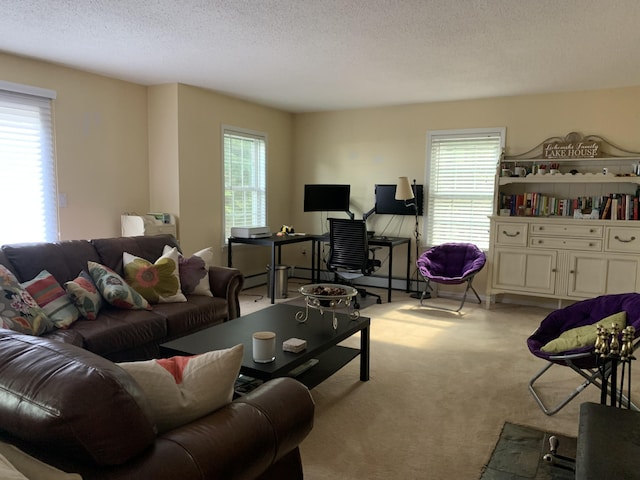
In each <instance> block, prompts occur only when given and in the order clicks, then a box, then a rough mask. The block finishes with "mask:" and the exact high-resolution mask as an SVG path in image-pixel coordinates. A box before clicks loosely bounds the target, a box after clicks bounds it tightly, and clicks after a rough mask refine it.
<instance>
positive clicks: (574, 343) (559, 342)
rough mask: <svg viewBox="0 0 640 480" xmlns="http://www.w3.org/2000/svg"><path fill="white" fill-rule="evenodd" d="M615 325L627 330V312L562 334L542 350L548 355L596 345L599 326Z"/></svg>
mask: <svg viewBox="0 0 640 480" xmlns="http://www.w3.org/2000/svg"><path fill="white" fill-rule="evenodd" d="M613 323H617V324H618V327H619V328H620V330H622V329H623V328H625V327H626V326H627V312H618V313H614V314H613V315H609V316H608V317H605V318H603V319H602V320H598V321H597V322H596V323H593V324H591V325H584V326H582V327H576V328H572V329H571V330H567V331H566V332H562V333H561V334H560V336H559V337H558V338H556V339H554V340H551V341H550V342H548V343H547V344H546V345H545V346H544V347H542V348H541V349H540V350H542V351H543V352H546V353H560V352H568V351H570V350H575V349H576V348H582V347H588V346H589V345H594V344H595V343H596V338H597V337H598V326H603V327H606V328H610V327H611V324H613Z"/></svg>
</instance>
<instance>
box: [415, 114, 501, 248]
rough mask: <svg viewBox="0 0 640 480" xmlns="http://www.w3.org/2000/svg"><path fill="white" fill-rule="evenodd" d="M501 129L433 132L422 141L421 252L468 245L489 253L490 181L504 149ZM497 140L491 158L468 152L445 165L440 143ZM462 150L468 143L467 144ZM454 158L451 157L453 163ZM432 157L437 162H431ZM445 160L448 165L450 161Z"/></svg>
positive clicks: (492, 182) (487, 154) (492, 196)
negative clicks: (452, 244)
mask: <svg viewBox="0 0 640 480" xmlns="http://www.w3.org/2000/svg"><path fill="white" fill-rule="evenodd" d="M505 136H506V128H505V127H496V128H474V129H461V130H433V131H430V132H428V135H427V155H426V157H427V165H426V179H425V185H426V186H427V188H426V191H425V198H426V206H427V208H426V212H427V215H426V217H425V222H424V224H423V236H424V239H425V242H426V244H427V246H433V245H439V244H441V243H445V242H470V243H473V244H475V245H477V246H478V247H479V248H481V249H484V250H487V249H488V248H489V237H490V233H489V228H490V227H489V216H490V215H492V214H493V211H494V202H495V175H496V168H497V164H498V162H499V160H500V155H501V153H502V152H503V151H504V146H505ZM482 138H486V139H490V138H493V139H495V140H497V142H495V145H493V146H492V147H491V148H492V149H493V150H494V151H493V152H487V151H486V149H485V151H482V152H481V153H478V154H477V156H476V157H474V156H473V155H474V154H473V153H472V152H469V154H468V155H469V156H468V157H466V154H462V155H464V156H465V157H466V158H465V159H464V161H463V160H462V159H460V158H458V161H457V162H456V163H454V164H452V163H448V164H447V163H446V159H444V158H443V157H444V156H447V155H449V153H448V152H447V151H446V150H443V149H442V147H443V146H444V145H443V142H449V141H451V142H452V145H453V142H460V148H462V147H463V143H462V142H464V141H465V140H471V142H473V139H478V140H480V139H482ZM467 144H468V142H467ZM459 155H460V153H459V152H456V151H454V152H453V160H455V157H456V156H459ZM436 157H437V158H436ZM449 160H452V159H451V158H450V159H449Z"/></svg>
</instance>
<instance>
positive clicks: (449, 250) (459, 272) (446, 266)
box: [416, 243, 487, 312]
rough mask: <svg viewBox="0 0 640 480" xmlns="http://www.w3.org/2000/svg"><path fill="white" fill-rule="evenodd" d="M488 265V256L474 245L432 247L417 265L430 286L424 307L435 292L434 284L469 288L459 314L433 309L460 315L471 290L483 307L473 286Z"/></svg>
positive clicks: (466, 289)
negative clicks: (486, 264) (430, 291)
mask: <svg viewBox="0 0 640 480" xmlns="http://www.w3.org/2000/svg"><path fill="white" fill-rule="evenodd" d="M486 261H487V257H486V255H485V254H484V252H483V251H482V250H480V249H479V248H478V247H477V246H475V245H474V244H473V243H443V244H441V245H437V246H435V247H431V248H430V249H429V250H427V251H425V252H424V253H423V254H422V255H420V258H418V260H417V261H416V265H417V266H418V271H419V272H420V275H422V277H423V278H424V280H425V282H426V285H425V287H424V291H423V292H422V295H420V305H422V304H423V303H422V301H423V300H424V298H425V296H426V295H427V292H428V291H429V290H433V288H432V287H431V282H435V283H442V284H446V285H458V284H462V283H466V284H467V288H465V290H464V295H463V296H462V302H461V303H460V306H459V307H458V308H457V309H456V310H453V309H449V308H442V307H432V306H431V305H429V307H430V308H437V309H439V310H448V311H452V312H459V311H460V310H461V309H462V306H463V305H464V302H465V300H466V299H467V292H468V291H469V289H471V290H472V291H473V293H474V294H475V296H476V298H477V299H478V303H482V300H480V296H479V295H478V292H476V289H475V288H473V285H472V282H473V277H475V275H476V274H477V273H478V272H479V271H480V270H482V267H484V264H485V263H486Z"/></svg>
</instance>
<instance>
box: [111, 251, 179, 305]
mask: <svg viewBox="0 0 640 480" xmlns="http://www.w3.org/2000/svg"><path fill="white" fill-rule="evenodd" d="M122 261H123V264H124V279H125V280H126V282H127V283H128V284H129V285H131V286H132V287H133V289H134V290H135V291H136V292H138V293H139V294H140V295H142V296H143V297H144V298H145V299H147V301H149V302H150V303H171V302H186V301H187V298H186V297H185V296H184V294H183V293H182V290H181V289H180V274H179V272H178V249H177V248H175V247H174V248H170V249H169V250H168V251H167V250H165V251H164V253H163V254H162V256H161V257H160V258H159V259H158V260H156V261H155V263H151V262H149V261H148V260H145V259H144V258H140V257H136V256H135V255H131V254H130V253H127V252H124V253H123V254H122Z"/></svg>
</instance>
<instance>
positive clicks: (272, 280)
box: [227, 235, 316, 303]
mask: <svg viewBox="0 0 640 480" xmlns="http://www.w3.org/2000/svg"><path fill="white" fill-rule="evenodd" d="M315 238H316V236H315V235H283V236H282V237H279V236H277V235H271V236H270V237H265V238H238V237H229V239H228V242H229V247H228V249H227V266H228V267H232V266H233V256H232V253H231V250H232V245H233V244H234V243H244V244H247V245H263V246H266V247H269V246H270V247H271V268H270V270H269V296H270V297H271V303H275V292H276V289H275V286H276V268H275V266H276V265H278V264H280V262H281V261H282V251H281V248H282V245H289V244H291V243H301V242H312V247H311V269H312V273H311V276H312V277H313V276H314V274H313V264H314V262H313V258H314V248H315V245H316V242H315V241H314V240H315ZM276 251H277V252H278V259H277V261H276Z"/></svg>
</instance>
